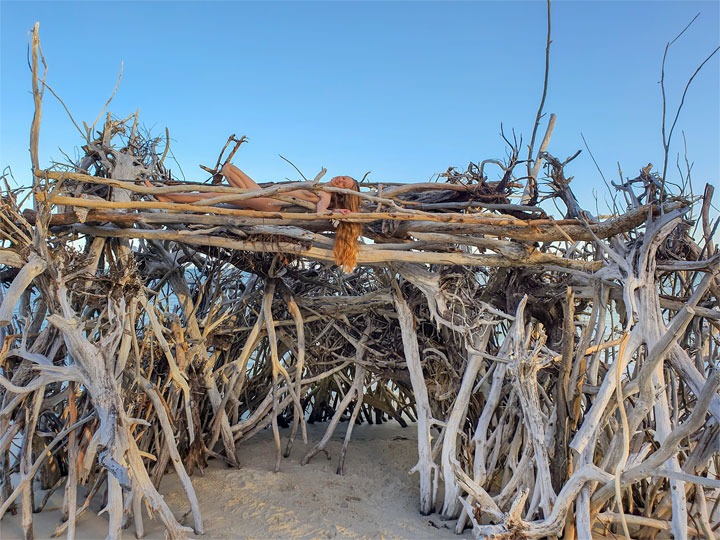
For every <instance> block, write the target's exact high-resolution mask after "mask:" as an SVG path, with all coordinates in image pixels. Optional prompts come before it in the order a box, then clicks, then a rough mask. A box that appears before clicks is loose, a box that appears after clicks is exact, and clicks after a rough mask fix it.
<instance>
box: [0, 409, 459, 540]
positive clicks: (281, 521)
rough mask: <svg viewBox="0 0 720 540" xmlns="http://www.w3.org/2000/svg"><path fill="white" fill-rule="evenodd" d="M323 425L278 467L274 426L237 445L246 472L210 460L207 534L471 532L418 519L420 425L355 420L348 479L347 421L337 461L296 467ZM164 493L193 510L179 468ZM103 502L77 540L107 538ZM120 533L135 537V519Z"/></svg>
mask: <svg viewBox="0 0 720 540" xmlns="http://www.w3.org/2000/svg"><path fill="white" fill-rule="evenodd" d="M325 427H326V426H325V424H319V425H318V424H316V425H309V426H308V428H309V429H308V446H307V447H306V446H305V445H304V444H303V443H302V440H298V441H296V443H295V446H294V448H293V451H292V454H291V455H290V457H289V458H287V459H283V461H282V465H281V470H280V472H279V473H277V474H275V473H273V472H272V467H273V463H274V445H273V442H272V433H271V432H270V431H269V430H265V431H263V432H262V433H260V434H258V435H257V436H256V437H254V438H253V439H251V440H250V441H249V442H246V443H244V444H242V445H241V446H240V449H239V458H240V462H241V464H242V468H241V469H232V468H228V467H226V466H224V465H223V464H222V463H219V462H217V461H211V462H210V467H209V468H208V469H206V470H205V471H204V476H199V475H197V474H196V475H195V476H193V477H192V481H193V485H194V486H195V491H196V493H197V496H198V499H199V501H200V506H201V510H202V517H203V520H204V525H205V535H204V536H201V538H203V539H210V538H212V539H214V538H293V539H300V538H321V539H322V538H413V539H423V538H448V539H449V538H453V539H459V538H470V536H471V535H470V533H469V531H466V533H465V534H464V535H462V536H457V535H455V534H453V532H452V530H451V528H452V526H453V522H447V523H446V522H443V520H442V519H441V518H440V517H439V516H438V515H436V514H435V515H431V516H421V515H420V513H419V512H418V510H417V503H418V476H417V475H413V476H410V475H408V474H407V471H408V470H409V469H410V468H411V467H412V466H413V465H414V464H415V461H416V459H417V446H416V431H415V426H414V425H412V424H411V425H410V426H409V427H408V428H405V429H403V428H401V427H400V426H399V425H398V424H396V423H395V422H392V423H387V424H383V425H380V426H368V425H362V426H356V427H355V429H354V430H353V439H352V441H351V443H350V448H349V450H348V454H347V457H346V460H345V476H338V475H337V474H335V470H336V468H337V459H338V456H339V453H340V448H341V446H342V439H343V437H344V435H345V429H346V427H347V423H341V424H340V425H339V426H338V429H337V430H336V431H335V435H334V436H333V438H332V440H331V442H330V444H329V445H328V450H329V451H330V455H331V457H332V459H331V460H329V461H328V460H327V459H326V458H325V455H324V454H322V453H320V454H318V455H317V456H315V458H314V459H313V460H312V461H311V462H310V463H309V464H308V465H305V466H300V459H301V458H302V456H303V455H304V453H305V452H306V449H309V448H311V446H312V444H314V443H315V442H316V441H318V440H319V439H320V438H321V437H322V434H323V431H324V429H325ZM288 431H289V430H282V434H283V435H286V434H287V433H288ZM283 443H284V440H283ZM160 491H161V493H162V494H163V495H164V496H165V500H166V501H167V502H168V504H169V505H170V507H171V508H172V509H173V511H174V512H175V515H176V516H181V515H183V514H185V513H186V512H187V511H188V510H189V508H190V507H189V504H188V503H187V500H186V498H185V494H184V492H183V491H182V488H181V487H180V484H179V482H178V481H177V476H176V475H175V474H174V473H169V474H168V475H167V476H166V477H165V478H164V479H163V481H162V484H161V486H160ZM61 497H62V489H61V490H58V493H56V495H54V496H53V498H52V499H51V500H50V502H49V503H48V505H47V506H46V508H45V510H44V511H43V512H42V513H40V514H36V515H35V516H34V517H35V521H34V527H35V534H36V537H37V538H48V537H49V535H50V534H51V533H52V531H53V530H54V527H55V524H56V523H57V522H58V520H59V519H60V507H61V504H62V499H61ZM81 503H82V500H81V501H80V504H81ZM99 509H100V502H99V501H97V502H96V503H95V504H94V506H91V507H90V510H91V511H90V510H89V511H88V512H86V513H85V514H84V515H83V517H82V518H81V519H80V521H79V523H78V527H77V534H76V538H78V539H96V538H104V537H105V535H106V534H107V517H106V516H105V515H103V516H97V515H96V513H97V511H98V510H99ZM189 519H190V520H192V517H189ZM186 524H188V525H191V524H192V523H186ZM145 532H146V536H145V538H151V539H160V538H163V537H164V530H163V528H162V524H160V523H159V522H156V521H150V520H149V519H147V518H146V519H145ZM21 534H22V530H21V528H20V521H19V516H10V515H7V516H5V517H4V518H3V520H2V521H0V540H9V539H15V538H20V537H21ZM123 536H124V537H125V538H134V536H135V529H134V526H133V525H132V524H131V525H130V526H129V527H128V529H126V530H125V531H124V534H123Z"/></svg>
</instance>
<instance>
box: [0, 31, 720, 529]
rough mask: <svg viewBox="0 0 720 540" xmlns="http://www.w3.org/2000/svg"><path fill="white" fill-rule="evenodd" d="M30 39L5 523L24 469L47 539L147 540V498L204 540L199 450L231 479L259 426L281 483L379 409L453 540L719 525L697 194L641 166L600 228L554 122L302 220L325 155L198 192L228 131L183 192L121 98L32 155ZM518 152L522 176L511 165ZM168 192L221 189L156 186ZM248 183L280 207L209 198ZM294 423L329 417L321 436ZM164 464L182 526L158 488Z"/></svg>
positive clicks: (422, 500)
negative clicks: (70, 144)
mask: <svg viewBox="0 0 720 540" xmlns="http://www.w3.org/2000/svg"><path fill="white" fill-rule="evenodd" d="M31 45H32V51H31V62H32V66H31V67H32V73H33V97H34V101H35V105H36V114H35V120H34V122H33V127H32V137H31V141H32V148H31V150H32V156H34V157H33V168H34V174H35V177H34V180H33V185H32V194H33V196H34V204H33V208H32V209H22V208H21V204H20V202H21V201H22V199H21V198H20V196H19V195H18V193H17V192H8V193H6V194H4V198H3V204H2V205H0V232H2V239H3V240H2V245H0V282H2V284H3V289H2V293H3V297H2V304H0V322H2V324H3V327H2V328H1V329H0V331H1V333H2V337H3V340H2V343H1V344H0V345H1V346H0V519H1V518H2V517H3V516H4V515H5V514H6V513H7V512H8V511H20V512H21V518H20V525H21V527H22V530H23V534H24V535H25V536H26V537H28V538H29V537H31V536H32V534H33V510H34V508H33V504H32V503H33V498H34V497H35V496H37V495H38V493H37V489H38V483H37V482H33V480H34V479H35V478H38V477H39V478H41V482H40V484H41V485H42V486H46V487H48V491H46V493H45V497H44V498H45V499H47V498H48V497H49V496H50V494H51V493H52V490H53V489H58V490H59V488H60V487H62V486H63V482H64V490H63V492H60V491H58V492H57V493H62V496H63V508H62V521H61V522H60V523H59V524H58V525H57V527H56V534H61V533H63V532H64V531H67V534H68V537H69V538H73V537H74V535H75V534H76V533H77V534H79V533H80V529H81V527H82V526H83V524H82V522H81V521H78V518H79V517H80V516H81V515H82V514H83V512H85V511H86V510H87V509H88V508H89V507H90V503H91V501H97V500H99V498H100V497H103V496H104V497H105V503H106V504H105V509H104V510H105V512H106V513H107V515H108V538H117V537H119V536H120V532H121V531H122V528H123V527H124V526H125V525H127V524H128V523H130V520H132V523H134V526H135V531H136V534H138V535H140V536H141V535H142V534H143V532H144V530H145V528H146V527H145V524H144V522H143V519H144V517H143V513H142V507H143V503H146V504H147V505H149V507H150V508H151V509H152V510H153V513H152V514H153V517H155V518H159V519H160V520H161V521H162V522H163V525H164V527H165V528H166V530H167V532H168V535H169V537H171V538H184V537H186V536H187V535H188V534H192V533H193V532H194V533H196V534H202V531H203V530H204V529H205V528H206V527H207V524H206V523H204V522H203V518H202V514H201V501H198V499H197V496H196V494H195V491H194V487H193V482H194V478H193V475H194V473H195V472H196V471H197V470H198V469H202V468H203V467H205V466H206V465H207V461H208V459H211V458H213V459H219V460H223V461H225V462H226V463H227V464H228V465H230V466H233V467H237V466H241V465H242V464H241V463H239V461H238V454H237V446H238V445H242V444H245V443H246V441H247V440H249V439H251V438H252V437H254V436H255V435H256V434H257V433H258V432H260V431H261V430H264V429H271V430H272V432H273V438H274V443H275V454H274V456H272V457H268V461H271V462H272V463H273V465H274V468H275V470H282V469H283V466H284V465H283V463H284V462H283V458H284V457H288V456H290V455H291V454H292V453H293V452H295V453H299V454H300V455H302V456H304V458H302V461H303V462H304V463H307V462H308V461H309V460H310V459H311V458H312V457H313V456H314V455H316V454H317V453H319V452H323V451H324V452H326V453H327V451H328V448H329V444H330V441H331V437H332V435H333V434H334V433H335V431H336V429H338V428H339V427H340V424H341V423H342V422H345V421H347V422H348V424H347V427H346V429H345V437H344V441H343V444H342V447H341V450H340V456H339V460H338V464H337V472H338V474H343V473H344V472H345V471H346V470H348V469H351V468H352V466H353V465H352V457H351V456H352V433H353V427H354V425H355V424H356V423H360V422H372V423H376V422H377V423H381V422H385V421H397V422H399V423H400V424H401V425H403V426H408V427H409V426H410V425H412V427H409V428H410V429H417V432H418V439H417V440H418V461H417V465H416V466H415V467H414V468H413V470H412V471H411V472H417V473H418V476H419V479H418V484H419V487H420V490H419V500H418V508H419V510H420V512H422V513H423V514H427V513H430V512H432V511H434V510H436V509H437V510H439V511H440V512H441V513H442V514H443V516H444V517H445V518H447V519H456V521H455V524H454V526H455V529H456V531H458V532H462V531H463V530H465V529H466V528H467V527H472V531H473V534H474V535H475V536H477V537H478V538H504V539H509V538H518V539H520V538H544V537H560V536H562V537H563V538H566V539H567V540H572V539H584V538H591V537H593V535H595V536H598V537H601V536H602V535H606V534H611V535H616V536H617V535H621V536H624V535H625V532H626V531H627V534H628V535H629V536H630V537H632V538H650V537H655V535H657V534H658V532H666V531H671V533H672V534H673V536H674V537H676V538H688V539H690V538H702V537H710V536H711V535H713V534H715V532H714V531H715V530H716V529H717V528H718V526H720V513H718V510H717V506H718V504H717V501H718V496H719V495H720V484H718V480H717V479H716V475H717V470H716V469H717V461H718V460H717V458H718V451H717V448H718V444H717V442H718V437H720V395H719V394H718V384H719V377H720V375H718V371H717V368H716V366H717V364H718V361H719V360H720V357H719V354H720V334H718V332H720V326H718V321H720V309H719V307H718V300H719V297H720V253H719V252H718V247H717V245H716V235H717V230H718V227H720V226H719V225H718V223H719V222H720V220H719V219H717V218H716V217H714V216H713V215H712V205H711V199H712V196H713V189H712V186H708V187H707V188H706V189H705V190H704V192H703V196H702V197H701V198H697V197H696V198H693V197H691V196H689V195H688V192H683V191H682V190H679V191H677V190H676V191H672V190H671V189H670V188H672V187H673V184H672V183H670V182H665V181H664V179H662V178H660V177H659V175H658V174H657V173H653V172H652V167H650V166H645V167H643V168H642V169H640V171H639V174H638V175H637V176H636V177H634V178H626V179H623V180H622V181H621V184H619V185H616V186H615V189H617V191H618V193H619V194H620V197H618V199H617V200H616V203H615V210H614V211H613V213H612V214H611V215H609V216H595V215H594V214H593V213H591V212H590V211H588V210H587V209H584V208H583V207H582V205H581V203H580V202H579V200H578V199H577V198H576V197H575V195H574V194H573V192H572V189H571V184H570V182H569V180H570V178H571V177H570V176H569V175H567V174H566V169H567V170H568V171H569V169H570V167H571V165H572V164H571V162H572V159H573V158H574V156H571V157H570V158H568V159H566V160H565V161H561V160H560V159H558V158H555V157H554V155H553V154H552V153H551V150H550V142H549V139H550V135H551V133H552V131H553V130H552V126H548V127H547V128H546V134H547V136H546V137H545V139H544V140H543V141H542V145H541V148H539V149H532V148H531V149H530V150H531V152H530V154H529V155H530V156H531V158H532V159H531V161H530V162H528V163H526V164H524V163H523V162H522V161H521V160H520V159H519V152H520V150H521V148H520V146H521V145H520V143H518V142H517V141H516V140H515V139H514V138H513V139H512V140H509V139H506V142H507V143H508V145H509V148H508V154H507V157H506V159H504V160H499V159H495V158H489V159H485V160H482V161H480V162H479V163H477V164H474V163H471V164H470V165H469V166H468V168H467V169H466V170H458V169H454V168H450V169H448V170H447V171H446V172H445V173H442V174H441V175H439V177H438V180H439V181H437V182H422V183H416V184H405V185H403V184H397V183H393V182H376V183H372V184H369V183H366V184H363V187H362V190H361V193H360V194H359V195H358V196H359V197H360V199H361V208H360V211H359V212H353V213H350V214H345V213H340V212H334V213H321V214H318V213H315V212H313V211H312V210H313V208H312V206H313V205H312V204H302V203H300V204H295V203H298V201H297V200H296V199H293V198H291V197H290V196H289V195H287V193H288V192H289V191H292V190H293V189H297V188H303V189H307V190H310V191H322V190H329V191H333V192H335V193H339V192H342V191H343V190H342V189H340V188H332V187H328V186H327V185H325V184H320V183H319V180H320V178H321V177H322V176H323V175H324V174H325V171H324V169H321V170H320V173H319V174H318V175H317V176H316V177H315V179H314V180H312V181H307V180H304V181H300V182H288V183H279V184H272V185H266V186H263V187H261V188H260V189H256V190H242V189H237V188H233V187H227V186H222V185H217V180H218V179H219V176H217V175H218V173H219V171H220V169H221V163H223V159H222V158H223V155H224V152H225V150H226V149H227V148H228V147H229V145H230V143H232V142H234V143H235V146H234V147H232V150H230V154H231V155H232V154H234V152H235V151H236V150H237V148H238V146H239V144H240V143H242V142H244V139H242V138H241V139H237V138H235V137H234V136H233V137H231V138H230V140H229V141H228V145H226V147H225V148H224V149H223V153H221V156H220V158H219V159H218V161H217V165H216V166H215V168H214V169H212V168H209V167H204V168H203V169H204V170H205V171H207V172H210V174H211V175H212V176H213V184H209V183H201V182H193V183H179V182H177V179H176V178H175V177H174V176H173V174H172V172H171V171H169V170H168V169H167V168H166V166H165V165H164V163H165V157H166V156H167V154H168V147H167V144H168V141H169V140H170V138H169V134H168V133H165V135H164V137H162V138H151V137H149V136H147V135H142V134H140V132H139V130H138V127H137V126H138V121H139V118H138V113H137V112H135V113H134V114H132V115H130V116H129V117H127V118H124V119H116V118H114V117H112V116H111V115H109V114H105V112H103V113H101V115H99V116H98V120H97V121H96V122H95V124H93V127H92V128H89V127H87V126H86V129H85V131H84V132H83V130H82V129H80V131H81V132H82V133H83V137H84V140H83V141H82V142H83V144H82V147H83V152H84V155H82V156H81V157H80V158H79V159H78V161H77V163H68V164H66V165H65V166H64V167H57V169H58V170H54V169H53V170H48V169H42V168H41V167H40V164H39V163H38V162H37V159H36V158H37V145H38V141H39V128H40V117H41V114H40V113H41V107H40V105H41V103H42V92H41V87H43V83H42V81H41V80H40V74H39V72H40V67H39V63H40V61H41V57H42V55H41V54H40V52H39V41H38V40H37V28H36V33H35V34H34V35H33V39H32V41H31ZM101 120H102V121H101ZM553 120H555V119H554V117H553ZM98 122H100V125H98V126H97V128H96V127H95V125H96V124H97V123H98ZM538 128H539V125H538V126H537V127H536V129H538ZM531 146H532V145H531ZM542 163H545V164H546V171H547V176H546V177H543V172H542V171H543V169H542V166H541V164H542ZM523 164H524V165H526V166H527V167H528V171H529V172H530V173H531V174H530V177H531V179H530V180H528V178H527V175H525V174H523V173H518V174H516V173H515V169H516V167H518V166H520V165H523ZM60 169H64V170H60ZM491 169H492V170H493V171H494V170H496V169H499V177H498V178H495V179H492V178H489V176H491V172H490V170H491ZM146 181H147V182H149V183H150V184H151V186H152V187H148V186H147V185H146ZM538 184H539V185H540V187H541V188H542V189H543V190H545V189H547V190H548V191H547V192H544V191H543V192H542V193H541V192H540V191H538V189H539V187H538ZM673 189H675V188H673ZM172 192H212V193H217V194H218V195H217V196H216V197H214V198H213V199H212V200H204V201H202V203H197V204H180V203H173V202H161V201H158V200H156V199H155V196H156V195H162V194H164V193H172ZM523 193H526V194H527V195H528V196H527V197H526V201H525V204H514V202H513V201H515V200H517V198H520V197H522V196H523ZM540 195H543V196H544V195H547V197H549V198H551V199H554V200H555V202H558V203H559V207H561V208H562V207H564V216H565V218H564V219H553V218H552V217H551V215H552V213H551V211H550V205H545V206H546V207H545V208H544V207H541V205H540V203H539V202H538V201H540V202H542V197H540ZM256 196H267V197H274V198H276V199H277V200H279V201H280V202H283V203H288V204H291V203H292V204H294V207H289V208H285V209H284V210H283V211H277V212H257V211H254V210H250V209H241V208H236V207H228V206H227V205H225V204H224V203H226V202H227V201H229V200H237V199H240V200H243V199H249V198H253V197H256ZM622 201H624V202H625V204H624V206H623V205H622ZM308 210H309V211H308ZM597 212H598V211H597V209H595V213H597ZM560 213H561V214H562V213H563V210H561V211H560ZM339 221H349V222H355V223H360V224H362V233H361V236H360V240H359V249H358V266H357V268H356V269H354V270H353V271H352V272H350V273H344V272H342V271H341V270H340V269H339V268H337V267H336V266H334V264H333V263H334V261H335V258H334V254H333V247H334V244H335V231H336V225H337V222H339ZM693 223H694V224H696V230H695V231H693V230H692V229H691V227H692V224H693ZM306 422H327V428H326V430H325V434H324V436H323V437H322V438H321V440H320V441H307V437H306V435H307V433H306V426H305V424H306ZM284 427H287V438H286V442H285V445H284V448H283V444H282V439H283V437H286V434H285V432H284V431H283V428H284ZM298 432H300V433H301V434H302V440H303V443H307V442H311V443H312V445H311V446H310V447H309V448H308V447H305V445H304V444H300V443H298V442H296V441H295V439H296V437H297V434H298ZM13 441H19V450H18V451H17V452H15V451H14V447H13ZM298 447H300V448H298ZM346 456H347V463H346ZM170 467H172V468H173V469H174V470H175V471H176V473H177V475H178V478H179V480H180V484H181V485H182V488H183V491H184V493H185V496H186V499H187V505H186V509H187V508H189V509H190V513H191V514H192V518H193V519H192V526H193V528H192V529H190V528H189V527H186V526H184V525H183V524H181V520H179V519H178V518H177V517H176V515H177V514H174V513H173V511H172V510H173V509H171V508H170V507H169V506H168V504H167V503H166V502H165V501H164V499H163V498H162V497H161V496H160V494H159V491H158V487H159V484H160V482H161V481H162V478H163V476H164V475H165V474H166V472H167V471H168V469H169V468H170ZM440 479H442V481H443V489H442V490H440V488H439V484H440V482H439V481H440ZM78 497H81V498H83V503H82V504H79V503H78ZM36 500H42V498H40V497H38V498H37V499H36ZM45 502H47V501H46V500H43V502H42V503H41V505H40V506H43V505H44V504H45ZM188 515H189V514H188Z"/></svg>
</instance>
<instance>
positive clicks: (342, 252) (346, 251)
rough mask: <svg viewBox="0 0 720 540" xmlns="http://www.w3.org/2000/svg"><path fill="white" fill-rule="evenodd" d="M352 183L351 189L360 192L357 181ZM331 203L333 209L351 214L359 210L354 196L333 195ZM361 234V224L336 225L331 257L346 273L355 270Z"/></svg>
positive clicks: (357, 201)
mask: <svg viewBox="0 0 720 540" xmlns="http://www.w3.org/2000/svg"><path fill="white" fill-rule="evenodd" d="M352 181H353V189H354V190H355V191H360V186H358V183H357V180H355V179H354V178H353V179H352ZM331 203H332V207H333V208H346V209H347V210H350V211H351V212H358V211H359V210H360V197H358V196H356V195H347V194H345V193H333V194H332V201H331ZM361 233H362V223H351V222H348V221H341V222H340V223H339V224H338V227H337V234H336V235H335V247H334V248H333V255H334V256H335V263H336V264H337V265H338V266H339V267H340V268H342V269H343V271H344V272H346V273H350V272H352V271H353V270H355V265H356V264H357V258H358V237H359V236H360V234H361Z"/></svg>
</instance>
